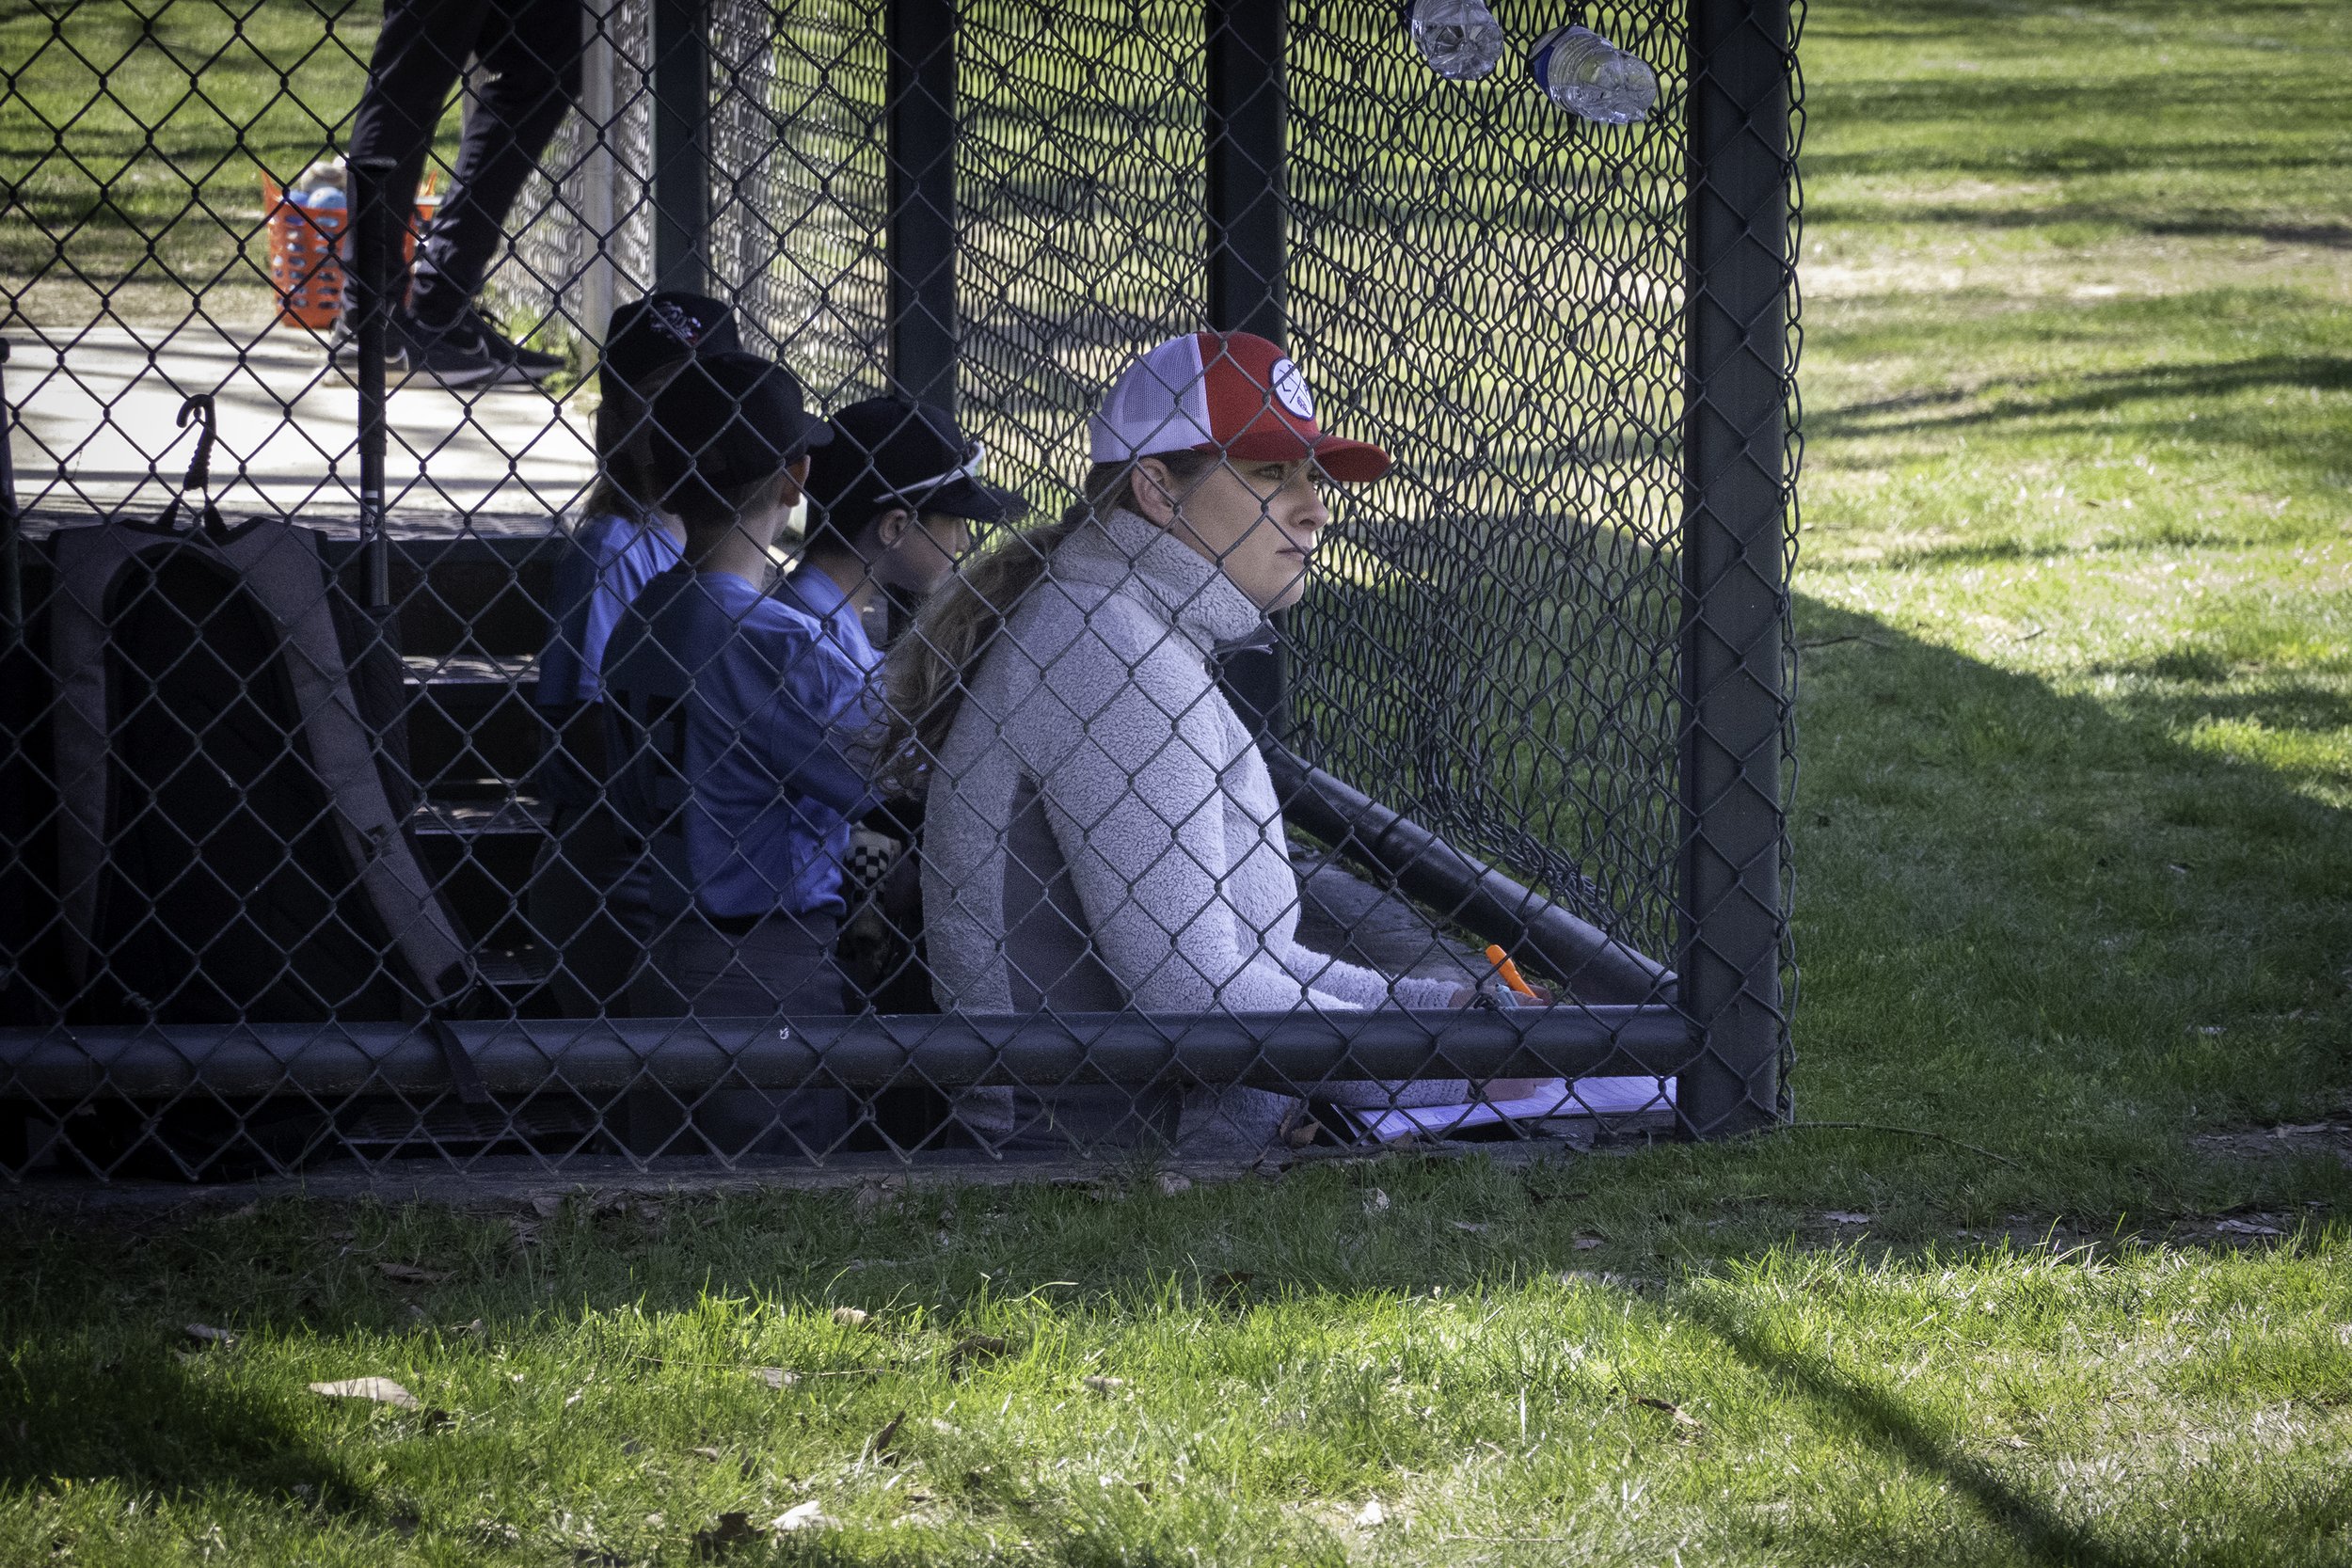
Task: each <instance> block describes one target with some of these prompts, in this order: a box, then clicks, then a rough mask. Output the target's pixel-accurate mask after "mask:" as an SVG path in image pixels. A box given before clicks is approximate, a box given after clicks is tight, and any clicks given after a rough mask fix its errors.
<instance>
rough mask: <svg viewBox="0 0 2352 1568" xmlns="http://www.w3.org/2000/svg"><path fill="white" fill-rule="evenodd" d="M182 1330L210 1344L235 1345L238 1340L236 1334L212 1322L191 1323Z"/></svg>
mask: <svg viewBox="0 0 2352 1568" xmlns="http://www.w3.org/2000/svg"><path fill="white" fill-rule="evenodd" d="M180 1332H181V1333H183V1334H185V1335H186V1336H187V1337H188V1338H191V1339H199V1340H202V1341H203V1342H204V1343H205V1344H208V1345H233V1344H235V1343H236V1342H237V1337H236V1336H235V1335H233V1334H231V1333H230V1332H229V1331H228V1330H227V1329H225V1328H215V1327H214V1326H213V1325H212V1324H211V1323H190V1324H188V1325H187V1327H185V1328H183V1329H182V1330H181V1331H180Z"/></svg>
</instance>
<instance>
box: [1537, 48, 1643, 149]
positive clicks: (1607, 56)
mask: <svg viewBox="0 0 2352 1568" xmlns="http://www.w3.org/2000/svg"><path fill="white" fill-rule="evenodd" d="M1527 64H1528V68H1529V69H1530V70H1531V71H1534V74H1535V85H1536V86H1537V87H1541V88H1543V89H1544V92H1545V93H1546V95H1547V96H1549V98H1550V99H1551V101H1552V102H1553V103H1557V104H1559V105H1560V106H1561V107H1562V108H1564V109H1565V110H1567V111H1568V112H1569V113H1571V114H1579V115H1582V116H1583V117H1584V118H1585V119H1597V120H1598V121H1600V123H1601V124H1603V125H1626V124H1629V123H1630V122H1632V121H1634V120H1637V119H1648V118H1649V112H1650V108H1651V106H1652V105H1653V104H1655V103H1657V102H1658V73H1657V72H1656V71H1652V70H1651V69H1650V68H1649V67H1648V65H1647V64H1645V62H1644V61H1643V60H1642V58H1641V56H1639V55H1629V54H1627V53H1626V52H1625V51H1624V50H1622V49H1620V48H1618V47H1617V46H1616V45H1615V44H1613V43H1612V42H1610V41H1609V40H1607V39H1605V38H1602V37H1601V36H1600V35H1599V34H1598V33H1596V32H1594V31H1593V30H1592V29H1591V28H1590V27H1562V28H1560V29H1558V30H1557V31H1555V32H1551V33H1548V34H1546V35H1545V36H1544V39H1543V40H1542V41H1541V42H1540V43H1538V44H1536V45H1535V52H1534V54H1532V55H1529V56H1528V57H1527Z"/></svg>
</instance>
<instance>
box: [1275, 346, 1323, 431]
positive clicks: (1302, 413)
mask: <svg viewBox="0 0 2352 1568" xmlns="http://www.w3.org/2000/svg"><path fill="white" fill-rule="evenodd" d="M1267 380H1268V381H1269V382H1271V383H1272V385H1273V388H1274V397H1275V401H1276V402H1278V403H1279V404H1281V405H1282V406H1283V407H1285V408H1287V409H1289V410H1290V411H1291V412H1292V413H1293V414H1295V415H1297V416H1298V417H1299V418H1300V419H1302V420H1311V419H1313V418H1314V417H1315V396H1314V394H1313V393H1312V392H1310V391H1309V390H1307V378H1306V377H1305V376H1303V375H1301V374H1299V373H1298V367H1297V366H1296V365H1294V364H1292V363H1291V362H1290V361H1289V360H1287V359H1277V360H1276V361H1275V362H1274V373H1273V374H1272V375H1270V376H1269V377H1267Z"/></svg>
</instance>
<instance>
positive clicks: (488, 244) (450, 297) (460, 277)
mask: <svg viewBox="0 0 2352 1568" xmlns="http://www.w3.org/2000/svg"><path fill="white" fill-rule="evenodd" d="M481 12H482V14H483V16H484V18H485V20H484V23H483V24H482V28H481V38H480V40H479V42H478V44H477V46H476V47H477V51H478V54H479V56H480V65H479V68H478V70H477V71H476V74H475V78H474V94H473V104H472V110H471V113H470V114H469V116H468V118H467V121H466V135H465V140H464V141H463V143H461V144H460V146H459V149H458V153H457V168H456V171H455V173H454V174H453V175H452V176H451V179H450V188H449V194H448V196H447V197H446V198H443V199H442V202H441V209H440V212H439V214H438V215H437V216H436V217H435V219H434V222H433V228H432V230H431V232H429V233H428V234H426V235H425V237H424V242H423V244H421V245H419V246H418V249H417V281H416V290H415V293H413V294H411V296H410V298H409V310H410V312H411V314H412V315H414V317H415V318H416V319H417V321H418V322H420V323H421V324H422V325H426V326H433V325H448V324H449V323H450V322H452V321H454V320H455V319H456V318H457V316H458V314H459V313H460V312H461V311H463V310H464V309H466V308H467V306H469V305H470V304H471V303H472V301H473V297H474V295H476V294H477V293H481V292H482V283H483V279H484V278H485V277H488V275H489V270H490V264H491V262H492V261H495V260H496V259H497V257H498V251H499V246H500V245H501V244H503V243H504V241H505V239H506V223H507V219H508V217H509V216H510V215H511V214H512V213H513V211H514V206H515V198H516V197H517V196H519V195H521V194H522V188H523V182H525V181H527V180H529V179H530V178H531V174H532V170H533V169H535V168H537V167H538V166H539V155H540V154H541V153H543V152H545V151H546V150H547V147H548V141H549V140H551V139H552V138H553V137H554V135H555V129H556V127H557V126H558V125H560V124H562V123H563V120H564V112H565V111H566V110H568V109H569V108H570V107H571V105H572V101H573V99H574V98H576V97H577V96H578V95H579V91H580V47H581V37H580V29H581V18H582V15H583V13H582V10H581V8H580V0H489V3H488V4H485V5H483V6H482V7H481Z"/></svg>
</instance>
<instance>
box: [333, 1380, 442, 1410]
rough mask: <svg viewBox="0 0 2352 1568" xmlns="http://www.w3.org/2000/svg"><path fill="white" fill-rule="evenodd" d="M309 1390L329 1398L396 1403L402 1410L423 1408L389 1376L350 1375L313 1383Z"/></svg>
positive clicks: (416, 1399) (415, 1398)
mask: <svg viewBox="0 0 2352 1568" xmlns="http://www.w3.org/2000/svg"><path fill="white" fill-rule="evenodd" d="M310 1392H312V1393H313V1394H323V1395H325V1396H326V1398H328V1399H330V1400H373V1401H374V1402H376V1403H378V1404H391V1405H398V1406H399V1407H400V1408H401V1409H403V1410H420V1409H422V1408H423V1405H422V1403H421V1402H420V1401H419V1400H418V1398H417V1396H416V1395H414V1394H412V1393H410V1392H409V1391H408V1390H407V1389H405V1388H403V1387H402V1386H400V1385H399V1384H397V1383H394V1382H393V1381H392V1380H391V1379H390V1378H389V1377H350V1378H344V1379H342V1381H340V1382H336V1383H313V1384H312V1385H310Z"/></svg>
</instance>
